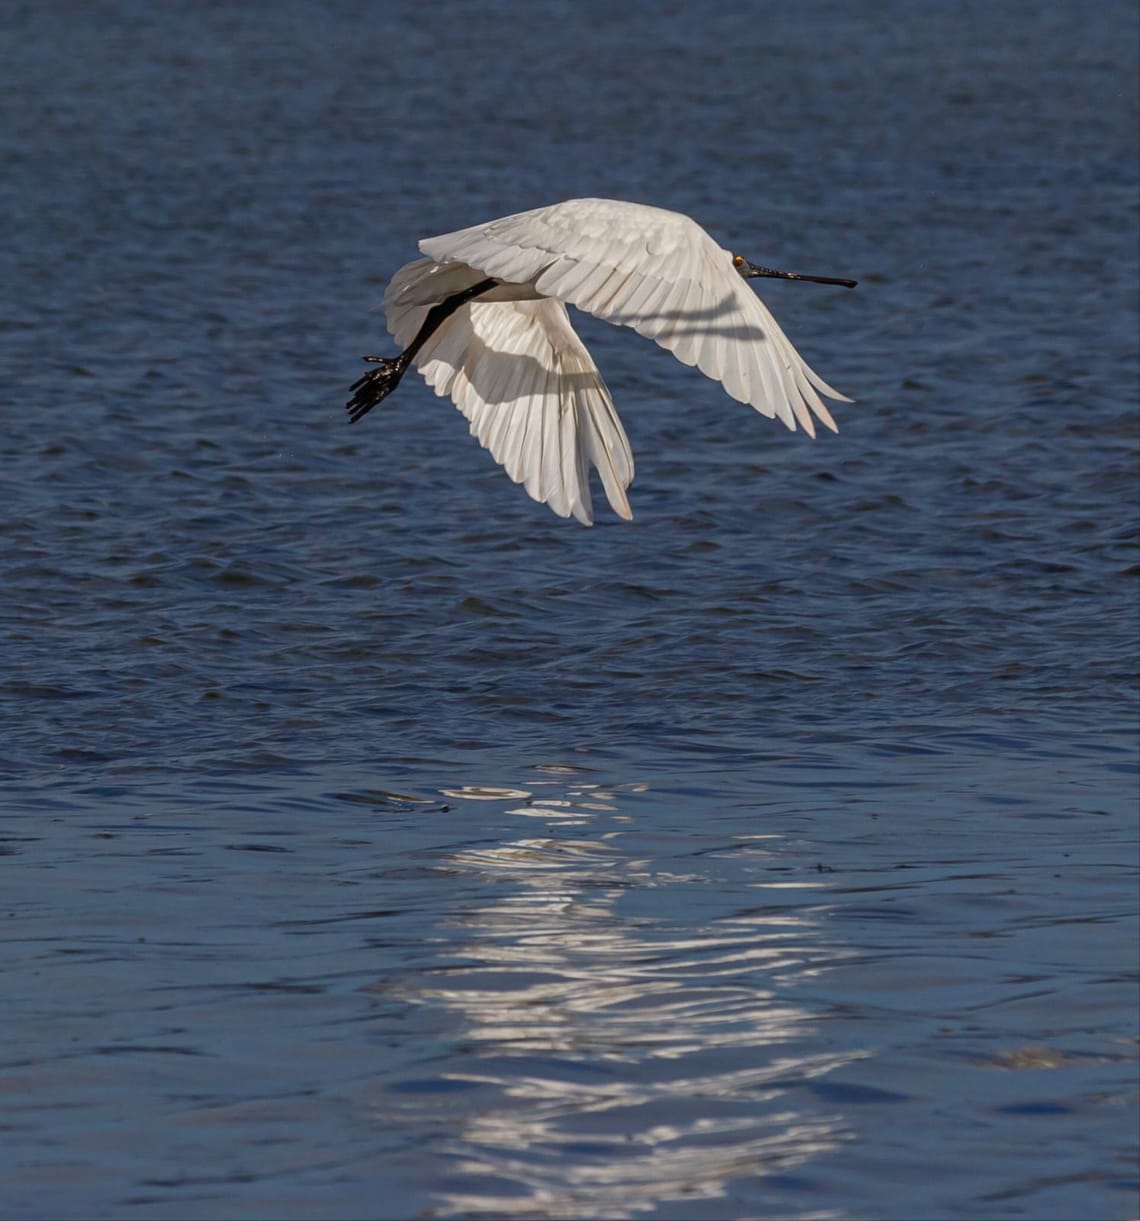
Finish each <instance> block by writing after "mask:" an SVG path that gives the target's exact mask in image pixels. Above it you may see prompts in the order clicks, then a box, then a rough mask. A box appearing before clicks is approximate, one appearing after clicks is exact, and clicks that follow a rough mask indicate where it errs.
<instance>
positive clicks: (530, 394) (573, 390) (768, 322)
mask: <svg viewBox="0 0 1140 1221" xmlns="http://www.w3.org/2000/svg"><path fill="white" fill-rule="evenodd" d="M419 245H420V250H421V251H422V252H423V254H425V255H426V256H427V257H426V258H422V259H417V260H415V261H414V262H412V263H408V264H406V265H405V266H403V267H401V268H400V270H399V271H397V272H396V274H395V275H394V276H393V277H392V280H391V282H390V283H389V285H388V288H387V290H386V291H385V293H384V311H385V314H386V316H387V321H388V330H389V331H390V332H391V333H392V335H394V336H395V338H396V342H397V343H398V344H399V345H400V346H401V347H402V348H403V351H402V352H401V353H400V355H399V356H396V357H385V356H365V357H364V359H365V360H366V361H368V362H369V363H371V364H374V365H376V366H377V367H376V368H374V369H370V370H369V371H368V372H367V373H365V374H364V376H363V377H361V378H360V379H359V380H358V381H356V382H354V383H353V385H352V387H351V389H352V390H353V391H354V392H355V393H354V394H353V396H352V398H351V399H350V400H349V401H348V403H347V404H346V406H347V408H348V412H349V418H350V419H351V420H352V422H353V423H355V422H356V421H357V420H359V419H360V418H361V417H362V416H364V415H366V414H367V413H368V412H369V411H371V410H372V408H373V407H375V406H376V404H377V403H379V402H380V401H381V399H383V398H385V397H386V396H387V395H389V394H391V393H392V391H393V390H394V389H395V388H396V386H397V384H398V383H399V381H400V378H401V377H403V375H404V373H405V372H406V371H407V369H408V367H409V366H410V365H412V364H414V365H415V366H416V368H417V369H418V370H419V372H420V373H421V374H422V375H423V377H424V378H425V379H426V381H427V383H428V385H430V386H431V387H432V388H433V389H434V390H435V392H436V394H439V395H443V394H448V395H450V396H451V398H452V399H453V400H454V402H455V405H456V406H457V407H458V408H459V410H460V411H461V412H462V413H463V414H464V415H465V416H466V417H467V419H468V421H469V423H470V431H471V432H472V434H473V435H474V436H475V437H477V438H478V440H479V442H480V444H481V445H482V446H483V447H484V448H485V449H489V450H490V451H491V455H492V457H494V458H495V460H496V461H497V462H500V463H501V464H502V465H503V467H504V468H505V469H506V472H507V474H508V475H509V476H510V477H511V479H513V480H514V481H515V482H516V483H521V484H523V486H524V487H525V488H526V490H527V492H528V493H529V495H530V496H532V497H533V498H534V499H535V500H537V501H538V502H539V503H541V504H547V505H549V506H550V507H551V508H552V509H553V510H554V512H555V513H557V514H558V515H559V516H561V517H569V516H570V515H571V514H573V515H574V516H575V517H576V518H577V519H578V520H579V521H580V522H582V523H584V524H585V525H590V524H591V523H592V521H593V516H592V507H591V503H590V467H591V466H593V467H596V468H597V471H598V474H599V476H600V478H601V482H602V487H603V488H604V489H605V492H606V496H607V498H608V499H609V502H610V505H611V507H612V508H613V510H614V512H615V513H617V514H618V516H619V517H623V518H625V519H627V520H629V519H630V518H632V516H633V514H632V513H631V511H630V507H629V500H628V499H627V497H626V491H625V490H626V488H628V487H629V485H630V483H631V481H632V480H633V455H632V454H631V453H630V448H629V441H628V440H627V438H626V435H625V430H624V429H623V428H622V425H621V421H620V420H619V419H618V416H617V413H616V412H615V411H614V405H613V401H612V400H611V398H610V393H609V390H607V389H606V384H605V382H604V381H603V380H602V375H601V374H600V373H599V372H598V369H597V366H596V365H595V364H594V362H593V360H592V359H591V358H590V353H589V352H588V351H587V350H586V347H585V345H584V344H583V343H582V341H581V340H580V339H579V338H578V336H577V335H576V334H575V333H574V329H573V327H572V326H571V325H570V318H569V316H568V315H567V312H566V305H567V304H570V305H574V306H577V308H578V309H581V310H585V311H586V312H587V313H589V314H593V315H594V316H595V317H598V318H604V319H605V320H606V321H607V322H613V323H615V324H617V325H619V326H629V327H632V328H633V329H634V330H635V331H637V332H638V334H640V335H644V336H646V337H647V338H648V339H652V340H653V341H654V342H655V343H658V344H660V346H661V347H663V348H665V349H667V350H668V351H670V352H672V353H673V355H674V356H676V357H677V359H678V360H680V361H682V362H683V363H684V364H686V365H696V366H697V368H698V369H700V370H701V372H702V373H704V374H706V375H707V376H708V377H711V378H713V379H715V380H716V381H718V382H720V383H721V384H722V385H723V386H724V388H725V390H727V391H728V393H729V394H730V395H732V397H733V398H734V399H737V400H739V401H740V402H742V403H748V404H750V405H751V406H752V407H754V408H755V409H756V410H757V411H758V412H760V414H761V415H766V416H768V417H769V418H778V419H780V420H781V421H782V422H783V423H784V424H786V425H787V426H788V428H790V429H795V427H796V423H797V421H798V422H799V424H800V426H801V427H802V428H803V429H804V431H805V432H806V433H807V434H808V435H809V436H812V437H814V436H815V425H814V423H813V421H812V413H813V412H814V414H815V416H816V417H817V418H818V419H819V420H820V421H822V422H823V423H824V424H825V425H826V426H827V427H828V428H830V429H831V430H832V431H833V432H835V431H837V429H836V425H835V421H834V420H833V419H832V418H831V413H830V412H829V411H828V410H827V408H826V407H825V406H824V403H823V400H822V399H821V398H820V395H821V394H823V395H826V396H827V397H828V398H832V399H839V400H841V401H842V402H845V403H846V402H850V401H851V400H850V399H848V398H846V397H845V396H844V395H842V394H840V393H838V391H836V390H833V389H832V388H831V387H830V386H829V385H828V384H827V383H826V382H825V381H824V380H823V379H822V378H820V377H819V376H818V375H817V374H815V373H813V372H812V370H811V369H810V368H808V366H807V365H806V364H805V363H804V361H803V360H802V358H801V357H800V355H799V353H798V352H796V350H795V348H793V347H792V345H791V343H790V342H789V341H788V339H787V338H786V337H785V335H784V333H783V331H781V330H780V328H779V327H778V326H777V325H776V320H775V319H774V318H773V317H772V315H771V314H770V313H769V312H768V309H767V308H766V306H765V305H764V303H763V301H761V300H760V298H759V297H757V296H756V294H755V293H754V292H753V291H752V289H751V288H750V287H749V286H748V284H747V283H746V281H748V280H750V279H754V278H757V277H765V276H769V277H774V278H778V279H781V280H811V281H813V282H815V283H817V284H840V285H843V286H844V287H845V288H854V287H855V283H856V281H854V280H839V279H833V278H831V277H828V276H806V275H797V274H796V273H795V272H790V271H773V270H772V269H771V268H768V267H757V266H755V265H754V264H752V263H750V262H749V261H748V260H747V259H745V258H742V257H741V256H740V255H738V254H737V255H734V254H731V253H730V252H729V251H727V250H724V249H722V248H721V247H720V246H718V245H717V244H716V242H715V241H713V239H712V238H711V237H709V235H708V234H707V233H706V232H705V231H704V230H703V229H702V228H701V227H700V225H698V224H697V223H696V221H693V220H690V218H689V217H687V216H684V215H682V214H681V213H678V212H668V211H665V210H664V209H662V208H653V207H649V206H647V205H645V204H635V203H625V202H622V201H620V200H616V199H570V200H567V201H565V202H564V203H559V204H553V205H552V206H550V207H546V208H535V209H534V210H533V211H530V212H520V213H518V214H516V215H514V216H504V217H502V218H501V219H500V220H493V221H490V222H489V223H487V224H483V225H475V226H473V227H472V228H470V229H460V230H459V231H458V232H456V233H445V234H443V235H442V236H440V237H429V238H425V239H424V240H423V241H421V242H420V244H419Z"/></svg>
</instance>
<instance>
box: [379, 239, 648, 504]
mask: <svg viewBox="0 0 1140 1221" xmlns="http://www.w3.org/2000/svg"><path fill="white" fill-rule="evenodd" d="M460 268H462V270H460ZM463 273H466V276H467V278H466V279H465V280H464V279H463ZM484 274H485V272H484V271H483V269H479V270H478V271H476V272H472V271H471V268H470V267H463V266H462V265H454V264H444V265H443V266H442V267H438V266H437V265H435V264H433V263H432V262H431V260H421V261H420V262H419V263H412V264H409V265H408V266H407V267H405V268H402V269H401V270H400V271H399V272H397V274H396V276H395V277H394V278H393V281H392V284H391V286H390V287H389V290H388V294H387V295H386V297H385V308H386V310H387V311H388V326H389V329H390V330H391V331H392V333H393V334H394V335H395V336H396V339H397V340H398V341H400V342H401V343H402V344H403V345H404V346H406V345H407V343H408V342H410V341H411V339H412V338H413V337H414V335H415V334H416V332H417V330H418V329H419V326H420V324H421V323H422V321H423V317H424V315H425V314H426V311H427V309H428V308H430V303H434V302H435V301H438V300H439V299H440V298H439V295H438V292H439V285H440V283H441V278H442V277H453V276H454V279H451V278H448V280H447V284H446V288H445V291H444V295H448V294H450V293H452V292H456V291H460V290H461V289H462V288H464V287H466V286H467V285H468V284H472V283H475V282H477V280H478V279H480V278H482V277H483V275H484ZM456 285H458V287H456ZM425 293H430V294H431V295H430V297H429V298H428V301H429V304H426V305H425V304H419V302H420V301H422V299H423V294H425ZM415 364H416V367H417V368H418V369H419V371H420V373H422V374H423V376H424V378H425V380H426V381H427V382H428V384H429V385H430V386H431V387H432V388H433V389H434V390H435V392H436V394H439V395H444V394H447V395H450V396H451V398H452V399H453V401H454V402H455V405H456V406H457V407H458V408H459V410H460V411H461V412H462V413H463V414H464V416H466V418H467V419H468V421H469V422H470V429H471V432H472V433H473V434H474V436H476V437H477V438H478V440H479V443H480V444H481V445H483V446H484V448H486V449H488V450H490V452H491V455H492V457H493V458H494V459H495V460H496V461H497V462H500V463H502V465H503V468H504V469H505V470H506V472H507V474H508V475H509V476H510V478H511V479H513V480H514V481H515V483H521V484H523V485H524V487H525V488H526V490H527V492H528V494H529V495H530V496H532V497H533V498H534V499H535V500H537V501H539V502H540V503H541V504H548V505H549V506H550V507H551V508H552V509H553V510H554V512H555V513H557V514H558V515H559V516H560V517H569V516H570V515H571V514H573V516H574V517H576V518H577V519H578V520H579V521H580V522H582V523H584V524H585V525H591V524H592V522H593V506H592V504H591V499H590V482H589V472H590V467H591V466H593V467H595V468H596V469H597V471H598V474H599V475H600V477H601V481H602V486H603V488H604V489H605V492H606V498H607V499H608V500H609V502H610V505H611V506H612V508H613V510H614V512H615V513H617V514H618V516H619V517H624V518H625V519H626V520H629V519H630V518H632V516H633V514H632V512H631V511H630V507H629V500H628V498H627V497H626V492H625V490H626V488H628V487H629V485H630V483H631V481H632V480H633V455H632V454H631V452H630V448H629V441H628V439H627V438H626V435H625V430H624V429H623V428H622V425H621V421H620V420H619V419H618V417H617V413H616V412H615V411H614V406H613V401H612V400H611V398H610V393H609V391H608V390H607V388H606V384H605V382H604V381H603V380H602V377H601V374H600V373H599V372H598V370H597V367H596V366H595V365H594V362H593V360H592V359H591V358H590V354H589V352H588V351H587V350H586V348H585V346H584V345H583V343H582V341H581V340H580V339H579V338H578V336H577V335H576V334H575V333H574V330H573V328H572V327H571V325H570V319H569V318H568V317H567V314H566V307H565V306H564V305H563V304H562V303H561V302H560V301H554V300H546V299H543V300H529V301H528V300H524V301H483V300H477V301H474V302H472V303H471V304H469V305H464V306H462V307H461V308H460V309H458V310H456V312H455V313H454V314H452V316H451V317H450V318H448V319H447V321H446V322H444V323H443V325H442V326H441V327H440V328H439V330H438V331H436V333H435V334H434V335H433V336H432V337H431V338H430V339H429V340H428V341H427V343H425V344H424V346H423V348H422V349H421V350H420V352H419V353H418V355H417V356H416V359H415Z"/></svg>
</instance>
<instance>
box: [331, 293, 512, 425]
mask: <svg viewBox="0 0 1140 1221" xmlns="http://www.w3.org/2000/svg"><path fill="white" fill-rule="evenodd" d="M498 283H499V281H498V280H492V279H487V280H480V281H479V283H478V284H472V285H471V287H470V288H465V289H464V290H463V291H462V292H459V293H455V294H453V295H452V296H450V297H448V298H446V299H445V300H443V301H441V302H440V303H439V304H438V305H433V306H432V308H431V309H430V310H428V313H427V317H426V318H425V319H424V321H423V326H421V327H420V329H419V332H418V333H417V335H416V337H415V339H413V340H412V342H411V343H410V344H408V346H407V347H406V348H405V349H404V350H403V351H402V352H401V353H400V355H399V356H365V357H364V359H365V360H366V361H368V363H369V364H373V365H377V366H379V367H378V368H375V369H369V370H368V372H367V373H365V374H364V376H363V377H360V378H357V380H356V381H354V382H353V383H352V385H351V386H350V387H349V389H350V390H352V391H353V392H354V393H353V396H352V398H350V399H349V400H348V402H347V403H345V407H346V408H347V410H348V418H349V420H350V421H351V422H352V423H353V424H355V423H356V421H357V420H359V419H360V418H361V417H362V416H366V415H367V414H368V413H369V412H370V411H371V410H372V408H373V407H375V406H376V404H377V403H379V402H380V401H381V400H382V399H385V398H387V397H388V395H389V394H391V393H392V391H393V390H395V389H396V387H397V386H398V385H399V384H400V378H401V377H403V376H404V374H405V373H406V372H407V371H408V366H409V365H410V364H411V363H412V361H413V360H415V358H416V356H417V355H418V354H419V351H420V349H421V348H422V347H423V346H424V344H425V343H427V341H428V340H429V339H430V338H431V337H432V336H433V335H434V334H435V333H436V331H438V330H439V328H440V327H441V326H442V325H443V324H444V322H446V321H447V319H448V318H450V317H451V315H452V314H454V313H455V311H456V310H457V309H458V308H459V307H460V306H461V305H466V304H467V302H468V301H470V300H472V299H473V298H475V297H477V296H479V294H480V293H485V292H486V291H487V290H488V289H490V288H494V287H495V286H496V285H497V284H498Z"/></svg>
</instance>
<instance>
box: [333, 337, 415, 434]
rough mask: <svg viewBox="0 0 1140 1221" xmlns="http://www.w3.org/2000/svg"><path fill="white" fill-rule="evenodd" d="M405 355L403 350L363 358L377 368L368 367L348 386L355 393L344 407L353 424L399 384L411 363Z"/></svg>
mask: <svg viewBox="0 0 1140 1221" xmlns="http://www.w3.org/2000/svg"><path fill="white" fill-rule="evenodd" d="M407 355H408V354H407V352H405V353H403V355H401V356H396V357H387V356H366V357H365V358H364V359H365V360H367V361H369V362H371V363H372V364H375V365H377V366H378V368H375V369H369V370H368V372H367V373H365V374H364V376H363V377H360V378H357V380H356V381H354V382H353V383H352V385H351V386H350V387H349V389H350V390H353V391H355V393H354V394H353V396H352V398H350V399H349V400H348V402H347V403H345V407H346V409H347V410H348V418H349V420H350V421H351V422H352V423H353V424H355V423H356V421H357V420H359V419H361V418H362V417H364V416H366V415H367V414H368V413H369V412H370V411H371V410H372V408H373V407H375V406H376V404H377V403H379V402H380V401H381V400H382V399H386V398H387V397H388V395H390V394H391V393H392V391H393V390H395V389H396V387H397V386H398V385H399V384H400V378H401V377H403V376H404V372H405V371H406V369H407V367H408V365H409V364H410V363H411V361H410V360H408V359H407Z"/></svg>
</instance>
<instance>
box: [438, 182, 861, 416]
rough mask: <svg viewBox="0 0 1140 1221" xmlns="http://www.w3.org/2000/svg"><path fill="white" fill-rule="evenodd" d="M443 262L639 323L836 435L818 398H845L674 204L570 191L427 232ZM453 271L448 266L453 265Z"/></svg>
mask: <svg viewBox="0 0 1140 1221" xmlns="http://www.w3.org/2000/svg"><path fill="white" fill-rule="evenodd" d="M420 249H421V250H422V251H423V253H424V254H425V255H427V256H428V257H429V258H430V259H432V260H435V261H436V262H437V263H439V264H441V265H442V268H443V270H444V271H445V272H447V271H448V269H449V268H451V267H452V265H453V264H462V265H464V266H466V267H467V268H469V269H470V268H474V269H475V272H477V273H479V274H482V275H484V276H494V277H496V278H498V279H501V280H505V281H509V282H512V283H527V282H529V281H534V283H535V288H536V290H537V291H538V292H539V293H541V294H543V295H544V296H548V297H556V298H558V299H559V300H561V301H566V302H568V303H569V304H571V305H574V306H577V307H578V308H579V309H581V310H585V311H586V312H587V313H590V314H594V315H595V316H596V317H598V318H603V319H605V320H606V321H607V322H613V323H616V324H618V325H620V326H628V327H632V328H633V329H634V330H635V331H637V332H638V333H639V334H641V335H644V336H646V337H647V338H648V339H652V340H653V341H654V342H655V343H657V344H660V346H661V347H663V348H665V349H667V350H668V351H670V352H672V353H673V354H674V356H676V357H677V359H678V360H680V361H682V362H683V363H684V364H686V365H696V367H697V368H698V369H700V370H701V372H702V373H704V374H706V375H707V376H708V377H711V378H713V379H714V380H716V381H718V382H720V383H721V384H722V385H723V386H724V388H725V390H727V391H728V393H729V394H730V395H732V397H733V398H734V399H737V400H738V401H740V402H742V403H748V404H750V405H751V406H752V407H754V408H755V409H756V410H757V411H758V412H760V413H761V414H762V415H766V416H769V417H775V418H778V419H780V420H781V421H783V423H784V424H786V425H787V426H788V427H789V428H791V429H794V428H795V427H796V422H797V421H798V422H799V424H800V426H801V427H802V428H803V429H804V430H805V431H806V432H807V433H808V434H809V435H810V436H814V435H815V425H814V423H813V421H812V413H814V414H815V415H816V417H817V418H818V419H819V420H821V421H822V422H823V423H824V424H825V425H826V426H827V427H828V428H830V429H831V430H832V431H836V425H835V421H834V420H833V419H832V417H831V413H830V412H829V411H828V409H827V407H826V406H825V405H824V403H823V400H822V399H821V398H820V395H821V394H822V395H826V396H827V397H829V398H833V399H839V400H841V401H843V402H849V401H850V400H849V399H847V398H846V397H845V396H844V395H842V394H840V393H839V392H838V391H836V390H833V389H832V388H831V387H830V386H829V385H828V384H827V383H826V382H825V381H824V380H823V379H822V378H821V377H819V376H818V375H817V374H816V373H814V372H813V371H812V370H811V369H810V368H809V367H808V365H807V364H806V363H805V362H804V360H803V359H802V358H801V357H800V355H799V353H798V352H797V351H796V350H795V348H793V347H792V345H791V343H790V342H789V340H788V338H787V336H786V335H785V334H784V333H783V331H781V330H780V328H779V326H778V325H777V324H776V320H775V319H774V318H773V317H772V315H771V313H770V312H769V311H768V309H767V307H766V306H765V305H764V303H763V301H761V300H760V298H759V297H757V295H756V294H755V293H754V292H753V291H752V289H751V288H750V287H749V285H748V284H747V283H746V282H745V280H744V279H743V278H742V277H741V276H740V275H739V274H738V273H737V272H736V270H735V269H734V268H733V266H732V256H731V254H729V252H728V251H727V250H724V249H722V248H721V247H720V246H718V245H717V244H716V242H714V241H713V239H712V238H711V237H709V235H708V234H707V233H706V232H705V231H704V230H703V229H702V228H701V227H700V226H699V225H698V224H697V223H696V222H695V221H693V220H690V219H689V218H688V217H687V216H683V215H681V214H680V213H678V212H668V211H665V210H664V209H661V208H651V207H649V206H647V205H643V204H630V203H624V202H621V201H618V200H608V199H573V200H568V201H567V202H565V203H561V204H554V205H552V206H551V207H548V208H537V209H535V210H534V211H531V212H520V213H518V214H517V215H515V216H506V217H503V218H502V219H501V220H496V221H492V222H490V223H489V224H485V225H476V226H474V227H473V228H470V229H461V230H459V231H458V232H456V233H447V234H443V235H442V236H440V237H432V238H426V239H425V240H424V241H422V242H420ZM449 274H452V273H449Z"/></svg>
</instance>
